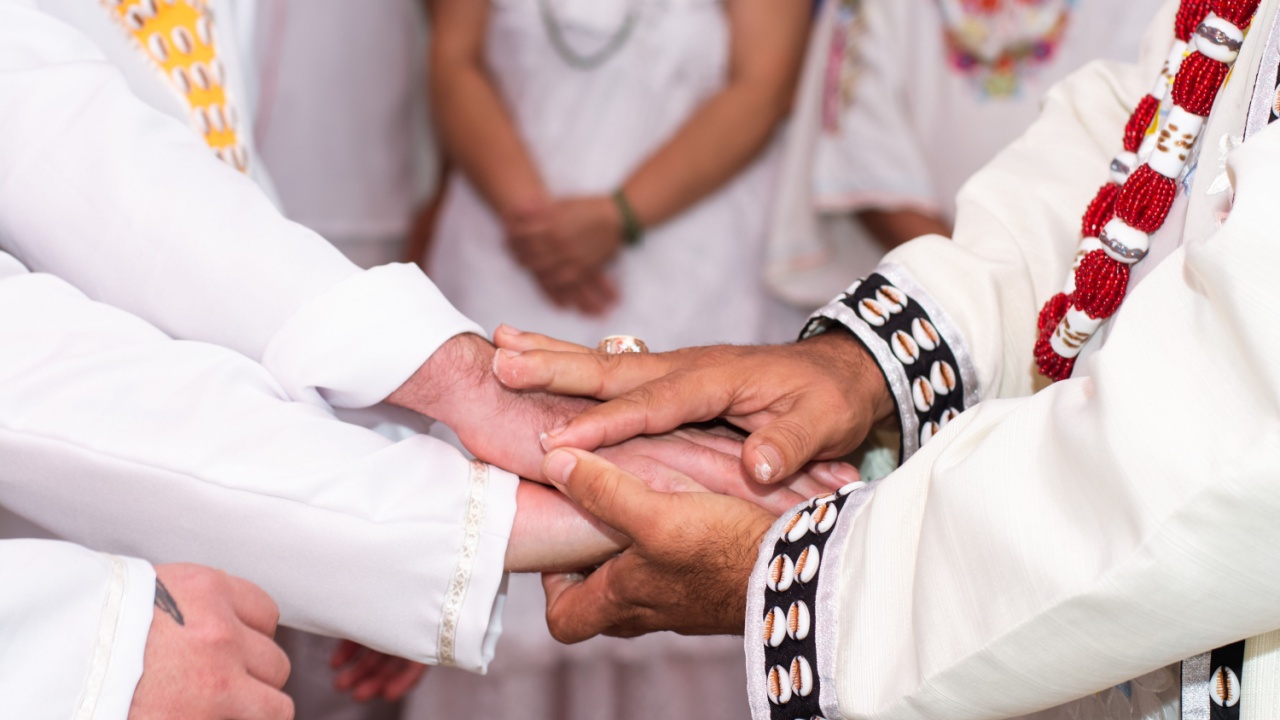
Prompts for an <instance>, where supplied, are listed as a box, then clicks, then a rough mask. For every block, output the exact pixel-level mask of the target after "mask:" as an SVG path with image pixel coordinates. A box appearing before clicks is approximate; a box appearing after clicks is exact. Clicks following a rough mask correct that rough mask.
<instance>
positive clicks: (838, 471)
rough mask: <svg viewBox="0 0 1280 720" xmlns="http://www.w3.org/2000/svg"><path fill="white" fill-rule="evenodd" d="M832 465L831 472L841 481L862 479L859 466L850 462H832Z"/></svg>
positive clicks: (848, 481)
mask: <svg viewBox="0 0 1280 720" xmlns="http://www.w3.org/2000/svg"><path fill="white" fill-rule="evenodd" d="M831 466H832V467H831V474H832V475H833V476H835V478H836V479H837V480H839V481H841V482H845V483H851V482H858V481H859V480H861V479H862V473H860V472H858V468H856V467H854V466H852V465H850V464H848V463H842V462H838V463H831Z"/></svg>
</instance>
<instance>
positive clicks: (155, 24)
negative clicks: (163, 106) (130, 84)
mask: <svg viewBox="0 0 1280 720" xmlns="http://www.w3.org/2000/svg"><path fill="white" fill-rule="evenodd" d="M102 4H103V5H105V6H106V8H107V9H108V11H109V12H110V13H111V16H112V17H113V18H114V19H115V20H116V21H117V22H118V23H119V24H120V26H121V27H122V28H123V29H124V30H125V32H126V33H128V35H129V36H130V37H131V38H132V39H133V40H134V41H135V43H136V44H137V46H138V47H139V48H140V49H141V50H142V51H143V52H144V53H145V54H146V55H147V57H148V58H149V59H150V60H151V62H152V64H153V65H154V66H155V67H156V68H157V69H158V70H159V71H160V73H161V74H163V75H164V77H165V80H166V81H167V82H168V84H169V86H170V87H172V88H173V89H174V90H175V91H176V92H177V93H178V95H179V96H180V97H181V98H182V100H183V101H184V102H185V103H186V104H187V107H188V108H189V110H190V113H191V125H192V127H194V128H195V129H196V131H197V132H199V133H200V134H201V136H203V137H204V141H205V142H206V143H208V145H209V147H211V148H213V150H214V152H216V153H217V154H218V157H219V158H221V159H222V160H223V161H224V162H226V163H227V164H228V165H230V166H232V167H234V168H236V169H237V170H239V171H241V172H248V170H249V154H248V152H247V151H246V150H245V148H244V145H243V144H241V143H240V140H239V134H238V133H239V118H238V117H237V113H236V110H235V106H234V105H233V104H232V102H231V98H230V97H229V95H228V93H227V89H226V68H225V67H224V66H223V64H222V61H221V60H220V59H219V58H218V46H217V40H216V38H215V37H214V34H213V23H212V22H211V21H210V18H209V9H208V7H207V5H206V4H205V2H204V0H102Z"/></svg>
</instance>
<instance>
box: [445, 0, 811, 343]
mask: <svg viewBox="0 0 1280 720" xmlns="http://www.w3.org/2000/svg"><path fill="white" fill-rule="evenodd" d="M539 5H540V3H539V2H538V1H537V0H493V2H491V10H490V12H491V15H490V20H489V30H488V36H487V39H486V44H485V48H486V50H485V57H486V60H487V63H488V66H489V68H490V71H491V73H492V75H493V78H494V80H495V82H496V84H497V86H498V88H499V90H500V92H501V95H502V98H503V99H504V100H505V102H506V105H507V107H508V109H509V111H510V113H511V114H512V116H513V117H514V121H515V124H516V126H517V127H518V128H519V131H520V135H521V138H522V139H523V140H524V141H525V143H526V145H527V147H528V148H529V150H530V152H531V153H532V155H533V159H534V162H535V163H536V165H537V167H538V169H539V171H540V172H541V174H542V177H543V178H544V180H545V181H546V183H547V184H548V187H549V189H550V191H551V194H552V196H553V197H572V196H575V195H584V194H608V193H612V192H613V191H614V190H616V189H617V188H618V187H619V186H620V185H621V184H622V182H623V181H624V180H625V179H626V178H627V176H628V175H629V174H630V173H632V172H633V171H634V170H635V169H636V168H637V167H638V166H639V165H640V164H641V163H642V162H643V161H644V159H645V158H647V157H648V156H649V155H651V154H652V153H653V152H655V151H656V150H657V149H658V148H659V147H661V146H662V144H663V143H665V142H666V141H667V140H669V139H670V138H671V136H672V135H674V134H675V132H676V130H677V129H679V128H680V126H681V125H682V124H683V123H684V122H685V121H686V120H687V119H688V118H689V117H690V115H692V114H693V113H694V111H696V110H697V108H698V107H699V106H700V105H701V104H702V103H703V102H704V101H706V100H707V99H708V98H709V97H711V96H712V95H713V94H714V93H715V92H717V91H718V90H720V89H721V88H722V87H723V86H724V84H725V82H726V79H727V72H728V60H729V27H728V22H727V20H726V18H725V11H724V8H723V7H722V5H721V2H720V1H719V0H610V1H609V2H601V1H600V0H570V1H560V2H553V3H551V5H552V6H553V7H554V8H555V12H556V17H557V18H558V19H559V22H560V24H561V26H562V27H563V28H564V32H565V35H566V39H567V41H568V42H569V44H570V45H571V46H572V47H574V48H580V50H581V52H588V51H592V50H594V49H596V48H600V47H602V46H604V45H605V44H606V43H607V42H608V39H609V38H610V37H612V36H613V34H614V33H615V32H617V31H618V28H620V27H621V25H622V23H623V21H624V18H625V17H626V13H627V11H628V9H630V8H635V9H636V12H638V18H639V19H638V23H637V25H636V28H635V30H634V32H633V33H632V35H631V37H630V39H629V40H628V41H627V43H626V44H625V45H624V46H623V47H622V48H621V49H620V50H619V51H618V52H617V54H616V55H615V56H613V57H612V58H610V59H609V60H608V62H606V63H604V64H603V65H601V66H600V67H598V68H595V69H592V70H589V71H583V70H580V69H577V68H574V67H571V66H570V65H568V64H567V63H566V62H565V60H564V59H563V58H561V57H560V56H559V55H558V54H557V53H556V51H555V49H554V47H553V45H552V43H551V41H550V40H549V39H548V36H547V32H546V31H545V29H544V27H543V20H542V18H541V17H540V16H539V10H538V7H539ZM775 150H776V148H775V147H772V146H771V148H770V149H769V150H766V151H765V152H764V153H762V155H761V157H760V158H758V159H757V160H756V161H755V162H754V163H752V164H751V165H750V166H749V167H748V168H747V169H745V170H744V171H743V172H741V173H740V174H739V175H738V176H737V177H736V178H735V179H733V180H732V181H731V182H729V183H728V184H727V185H725V186H724V187H723V188H721V189H720V190H719V191H717V192H716V193H714V194H713V195H711V196H710V197H708V198H707V199H705V200H703V201H702V202H700V203H698V204H697V205H696V206H694V207H692V208H690V209H689V210H686V211H685V212H684V213H682V214H680V215H679V216H677V217H676V218H674V219H672V220H670V221H668V222H666V223H663V224H662V225H660V226H658V227H655V228H652V229H651V230H650V231H648V232H647V233H646V235H645V238H644V241H643V243H642V245H641V246H640V247H638V248H635V249H627V250H624V251H623V252H622V255H621V257H620V259H619V260H618V262H617V264H616V266H615V267H614V268H613V273H614V276H615V277H616V279H617V281H618V284H619V286H620V292H621V301H620V304H619V306H618V307H617V308H616V309H614V310H613V311H612V312H610V313H609V314H608V315H606V316H605V317H603V318H591V317H586V316H583V315H582V314H580V313H577V312H575V311H568V310H559V309H557V308H556V307H555V306H554V305H553V304H552V303H551V302H550V301H549V300H547V299H546V298H545V297H544V296H543V294H542V292H541V290H540V289H539V287H538V285H537V283H536V282H535V280H534V279H533V277H532V276H531V275H530V274H529V273H528V272H527V271H526V270H524V269H523V268H521V267H520V266H519V265H517V264H516V262H515V260H514V258H512V257H511V255H510V253H508V252H507V249H506V245H505V237H504V233H503V230H502V227H501V225H500V224H499V221H498V218H497V217H496V216H495V215H494V213H493V211H492V210H491V209H490V208H489V207H488V206H487V205H486V204H485V203H484V201H483V200H482V199H481V198H480V196H479V195H478V194H477V193H476V191H475V189H474V188H473V187H472V186H471V184H470V183H469V182H468V181H467V180H466V179H465V178H462V177H458V178H457V179H456V180H455V181H454V182H453V184H452V186H451V188H450V191H449V197H448V202H447V204H446V206H445V210H444V213H443V216H442V218H441V224H440V228H439V231H438V233H437V237H438V240H437V243H438V248H437V250H436V253H435V255H434V259H433V262H432V265H431V267H432V270H433V274H434V275H435V279H436V281H437V283H438V284H439V285H440V288H441V290H443V291H444V293H445V295H446V296H448V297H449V299H450V300H452V301H453V302H454V303H455V304H456V305H457V306H458V308H459V309H461V310H462V311H463V312H465V313H466V314H467V315H468V316H470V317H471V318H473V319H475V320H476V322H478V323H480V325H481V326H483V327H485V328H488V329H492V328H493V327H495V326H496V325H497V324H498V323H500V322H506V323H509V324H511V325H514V326H515V327H519V328H523V329H527V330H535V331H538V332H543V333H547V334H550V335H553V336H555V337H561V338H565V339H567V340H572V341H574V342H579V343H588V344H590V345H592V346H594V345H595V344H596V342H598V341H599V340H600V338H602V337H605V336H606V335H613V334H616V333H619V332H623V333H630V334H634V335H638V336H640V337H643V338H644V339H645V341H646V342H647V343H648V345H649V347H651V348H653V349H654V350H667V349H674V348H677V347H684V346H688V345H701V344H705V343H708V342H712V341H726V342H759V341H762V340H765V339H772V340H777V339H790V336H791V335H792V333H793V332H794V325H792V324H790V323H789V322H783V323H782V324H781V325H778V324H776V323H777V322H778V318H777V317H776V315H775V313H777V312H779V310H780V309H779V308H778V307H776V305H775V304H774V303H773V302H772V301H771V300H770V299H769V298H768V297H767V295H766V293H765V292H764V290H763V287H762V285H761V283H760V281H759V280H758V278H759V277H760V273H761V260H762V252H763V243H764V230H765V221H766V213H767V210H768V208H767V205H768V198H769V197H770V196H771V192H772V187H773V174H774V173H773V171H774V167H775V165H776V163H775V162H774V160H775V158H776V152H775ZM794 319H795V318H794V316H788V320H794Z"/></svg>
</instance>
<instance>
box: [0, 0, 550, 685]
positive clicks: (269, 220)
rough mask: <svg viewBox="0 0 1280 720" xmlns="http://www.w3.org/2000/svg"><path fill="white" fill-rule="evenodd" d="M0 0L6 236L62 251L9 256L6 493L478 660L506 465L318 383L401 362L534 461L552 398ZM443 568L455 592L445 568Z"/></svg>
mask: <svg viewBox="0 0 1280 720" xmlns="http://www.w3.org/2000/svg"><path fill="white" fill-rule="evenodd" d="M90 9H93V10H101V8H90ZM0 17H2V18H3V22H0V95H2V96H3V97H4V98H5V100H4V101H3V102H0V124H3V125H4V126H5V127H6V131H7V132H6V135H5V138H6V140H7V142H4V143H0V167H3V171H0V246H2V247H4V248H5V249H7V250H10V251H12V252H13V253H14V254H15V255H20V256H21V257H22V258H23V259H24V260H25V261H26V262H28V263H30V264H31V265H32V266H33V267H34V268H42V269H45V270H56V272H57V275H58V277H54V276H53V275H50V274H46V273H41V272H36V273H32V272H28V271H27V269H26V268H24V267H23V266H22V264H20V263H18V262H17V261H16V260H14V259H13V258H12V257H10V256H7V255H0V270H2V272H0V274H3V276H4V279H3V280H2V281H0V285H2V286H3V287H2V288H0V292H2V293H3V294H4V295H5V296H6V299H5V302H6V304H7V305H9V306H10V307H13V308H15V309H14V311H12V312H8V313H5V318H6V322H5V323H4V324H3V325H2V326H0V331H3V332H5V333H6V334H7V338H8V339H7V340H6V342H5V346H6V353H5V361H4V364H5V367H4V369H3V371H0V373H2V374H3V377H4V378H5V382H4V383H3V385H4V388H3V392H5V393H6V394H8V395H9V398H8V399H7V400H6V401H5V402H3V403H0V408H3V410H4V412H5V414H6V418H5V419H4V421H3V425H4V428H3V432H0V438H2V441H3V442H4V443H5V456H6V458H12V462H11V463H7V465H6V472H5V473H4V474H3V477H0V481H2V482H3V483H4V484H3V486H2V487H0V503H3V504H5V505H6V506H9V507H11V508H13V509H16V510H18V511H19V512H21V513H23V514H25V515H27V516H29V517H31V518H33V519H35V520H37V521H38V522H40V523H41V524H42V525H44V526H46V527H48V528H50V529H52V530H54V531H58V532H62V533H64V534H67V535H68V536H73V537H75V538H76V539H79V540H82V541H88V542H89V544H92V545H93V546H95V547H101V548H103V549H106V550H114V551H130V550H131V549H134V548H137V549H142V550H145V551H146V552H135V553H133V554H137V555H144V556H146V557H149V558H155V559H162V558H165V557H169V556H179V557H182V558H183V559H197V560H201V559H202V560H205V561H207V562H210V563H211V564H216V565H220V566H223V567H228V568H230V569H232V570H233V571H235V572H236V573H237V574H238V575H242V576H246V577H250V578H251V579H253V580H255V581H256V582H259V583H260V584H262V585H263V586H264V587H266V588H267V589H268V590H269V591H271V592H272V593H273V595H275V596H276V597H277V599H279V600H280V602H281V607H282V609H283V613H284V615H285V617H286V619H287V620H290V621H293V622H294V623H295V624H297V625H299V626H301V627H305V628H309V629H312V630H317V631H322V632H329V633H332V634H336V635H343V636H347V637H352V638H356V639H360V640H362V641H363V642H365V643H367V644H370V645H373V646H377V647H379V648H382V649H386V650H390V651H393V652H397V653H398V654H401V655H404V656H407V657H412V658H416V659H420V660H424V661H428V662H445V663H448V662H453V663H456V664H458V665H460V666H466V667H471V668H476V669H479V668H482V667H483V666H484V663H485V662H487V659H488V650H489V648H491V641H492V638H493V636H494V634H495V633H496V630H497V624H496V615H497V612H496V610H497V609H498V606H499V604H500V603H499V602H498V600H499V599H500V597H501V595H500V585H501V580H502V565H503V562H502V559H503V557H504V555H505V554H506V551H507V550H509V549H510V547H509V546H508V545H507V532H508V528H509V527H510V523H511V522H512V515H513V513H514V510H515V508H514V498H515V490H516V483H515V478H514V477H513V476H511V475H507V474H506V473H503V472H501V471H497V470H495V469H492V468H488V467H487V466H480V467H479V468H478V469H475V470H474V471H473V466H471V465H470V464H469V463H468V462H467V461H466V460H465V458H463V456H462V455H460V454H459V453H457V452H456V451H454V450H453V449H451V448H449V447H448V446H446V445H444V444H442V443H437V442H435V441H432V440H431V439H429V438H425V437H415V438H411V439H409V440H406V441H404V442H401V443H391V442H390V441H387V440H385V439H383V438H381V437H379V436H377V435H375V434H373V433H371V432H369V431H366V430H363V429H361V428H357V427H355V426H351V425H346V424H343V423H339V422H337V421H335V420H334V419H333V417H332V416H331V414H330V413H329V408H330V407H331V406H348V407H359V406H364V405H369V404H373V403H376V402H378V401H380V400H382V399H384V398H386V397H387V396H389V395H391V394H392V393H393V391H397V388H399V392H398V393H397V399H398V400H399V402H401V403H402V404H404V405H414V406H416V409H418V410H421V411H424V412H426V413H429V414H431V415H432V416H434V417H437V418H438V419H441V420H443V421H445V422H447V423H449V424H450V425H451V426H453V427H455V429H460V434H461V435H462V436H463V437H464V439H466V438H468V437H470V438H471V439H472V442H473V443H474V444H473V448H474V449H475V450H476V452H477V453H478V454H480V455H482V456H484V455H491V456H496V454H502V455H503V456H504V457H505V458H506V460H505V461H504V462H505V463H506V464H508V465H510V466H511V467H512V468H514V469H516V470H517V471H518V472H521V473H524V474H529V475H534V476H536V475H537V473H538V468H537V463H538V458H539V457H540V456H541V449H540V448H539V447H538V441H537V431H536V429H535V428H536V427H538V426H540V424H541V423H542V422H544V421H546V420H547V417H546V415H545V414H544V413H545V406H536V405H522V404H520V403H516V404H513V403H512V402H511V399H510V398H504V397H501V396H500V395H499V394H498V393H496V392H494V390H495V388H493V387H488V383H485V382H462V381H458V380H457V378H458V377H460V376H461V377H463V378H472V379H474V378H483V377H484V369H485V368H487V367H488V365H489V360H490V356H489V354H488V353H487V351H486V350H485V348H486V347H487V345H486V344H485V343H483V341H481V340H479V338H474V339H468V336H466V335H465V333H466V332H467V331H468V330H470V329H472V328H473V326H471V325H470V324H469V323H468V322H467V321H466V320H465V319H464V318H461V317H460V316H458V315H457V314H456V312H455V311H453V310H452V308H450V307H449V306H448V304H447V303H445V302H444V301H443V300H442V299H441V298H440V297H439V295H438V293H435V292H434V288H433V287H432V286H431V285H430V283H429V282H428V281H426V280H425V278H423V277H422V276H421V274H420V273H419V272H418V271H417V270H416V269H415V268H412V267H410V266H391V267H384V268H379V269H375V270H373V271H369V272H366V273H361V272H360V271H359V270H358V269H356V268H355V267H354V266H352V265H351V264H350V263H349V262H347V261H346V260H344V259H343V258H342V257H341V256H340V255H339V254H338V253H337V251H335V250H333V249H332V248H331V247H330V246H328V245H327V244H325V243H324V242H323V241H322V240H320V239H319V238H318V236H316V235H314V234H313V233H311V232H309V231H307V230H305V229H304V228H302V227H300V226H296V225H292V224H290V223H288V222H286V221H284V220H283V219H282V218H280V216H279V214H278V213H277V212H276V211H275V210H274V209H273V208H272V207H271V205H270V203H269V202H268V201H267V200H266V198H265V197H264V196H263V195H262V193H261V192H260V191H259V190H258V188H257V187H256V186H255V185H254V184H253V183H252V182H250V181H249V180H248V179H246V178H245V177H243V175H241V174H240V173H238V172H236V171H235V170H233V169H231V168H230V167H228V166H226V165H224V164H222V163H220V162H218V161H216V160H215V159H214V158H213V157H212V155H211V153H210V152H209V149H208V148H207V147H204V146H203V145H202V144H201V143H199V142H198V141H197V140H196V138H195V136H194V135H193V134H192V133H191V132H190V130H189V129H188V128H186V127H184V126H183V125H182V124H179V123H175V122H173V120H172V119H171V118H167V117H165V116H164V115H162V114H160V113H157V112H156V111H155V110H154V109H152V108H151V107H148V106H147V105H145V104H144V103H142V102H140V101H139V100H138V98H137V97H136V96H135V95H133V94H132V93H131V92H130V88H127V87H126V86H125V83H124V81H123V80H122V79H121V77H120V74H119V70H118V69H117V68H116V67H115V65H114V64H113V63H110V62H107V61H105V60H104V58H103V56H102V54H101V52H100V50H99V49H98V48H97V47H96V46H95V45H94V44H93V43H91V42H89V41H87V40H86V39H85V37H84V36H83V35H81V34H80V33H78V32H76V31H75V30H73V29H72V28H70V27H68V26H67V25H65V24H63V23H61V22H59V21H57V20H55V19H53V18H51V17H50V16H48V15H47V14H45V13H43V12H41V11H40V10H38V9H36V8H34V7H33V6H32V3H29V2H22V1H19V0H4V1H3V2H0ZM108 27H109V26H108ZM126 49H128V48H127V47H126ZM128 57H131V56H126V57H125V58H123V59H121V62H127V61H128ZM143 77H145V76H143ZM69 199H70V200H72V201H73V204H72V205H71V206H70V209H69V206H68V200H69ZM64 279H70V280H72V281H73V283H74V284H75V285H77V286H78V289H77V288H73V287H72V286H71V285H70V284H68V283H67V282H65V280H64ZM82 290H83V291H87V292H88V293H89V295H91V296H92V297H94V298H97V299H99V300H102V301H103V302H91V301H90V298H87V297H86V296H85V295H84V294H82V293H81V291H82ZM122 308H125V309H128V310H129V311H132V313H134V314H130V312H126V311H125V310H124V309H122ZM143 318H146V320H144V319H143ZM147 320H149V321H151V322H152V323H154V324H155V325H158V326H161V327H163V328H164V330H163V331H162V330H160V329H158V328H157V327H154V326H152V325H151V324H148V322H147ZM459 333H462V334H463V335H462V336H459ZM174 337H178V338H184V339H187V340H194V341H195V342H190V341H187V342H175V341H174V340H173V338H174ZM442 344H443V347H444V348H446V351H445V352H436V351H437V349H438V348H440V347H441V345H442ZM477 349H479V355H476V354H475V353H474V352H473V351H475V350H477ZM428 359H430V360H435V361H436V363H437V367H436V369H435V371H434V372H433V369H432V367H431V362H429V360H428ZM255 360H260V361H261V364H259V363H258V362H255ZM466 360H471V361H472V362H471V363H470V364H468V363H467V362H465V361H466ZM440 365H443V367H444V370H441V369H440V367H439V366H440ZM269 369H270V370H269ZM442 388H443V389H442ZM290 400H292V402H291V401H290ZM495 407H502V408H503V409H504V411H505V412H504V413H503V414H502V415H501V417H502V419H503V420H504V421H506V422H508V423H512V425H508V426H506V427H505V428H504V430H505V431H506V432H505V433H503V432H493V430H494V427H495V424H496V421H495V420H494V418H495V417H496V410H495ZM521 425H523V428H524V429H523V430H521V429H519V428H520V426H521ZM486 443H488V444H487V445H486ZM530 489H531V490H534V491H537V490H539V489H537V488H530ZM541 496H542V497H544V498H548V499H549V501H550V502H552V503H555V502H558V501H556V500H555V499H554V498H555V496H554V495H550V494H542V495H541ZM477 508H479V509H480V510H479V511H477ZM469 512H470V515H468V513H469ZM281 527H287V528H289V529H290V531H291V533H290V535H291V540H290V541H291V542H294V543H296V545H295V546H292V547H282V546H281V545H280V543H281V534H280V532H279V529H280V528H281ZM565 529H566V531H567V530H568V528H565ZM230 530H234V532H233V533H232V532H230ZM468 530H473V531H475V533H476V534H475V535H474V536H469V535H468V533H467V531H468ZM468 537H474V540H470V539H468ZM317 547H323V548H327V549H328V552H325V553H317V552H315V551H314V548H317ZM423 548H436V549H437V552H432V553H426V552H423ZM440 549H445V550H444V551H443V552H441V551H439V550H440ZM468 554H474V558H475V562H474V564H473V565H472V564H466V563H459V562H458V561H457V557H459V556H467V555H468ZM318 577H332V578H339V577H340V578H343V582H337V583H335V584H334V585H333V586H331V587H326V588H321V587H318V586H317V585H316V582H315V579H316V578H318ZM349 579H364V580H365V581H364V582H360V581H358V580H351V581H348V580H349ZM459 583H460V584H461V587H462V589H463V590H464V591H465V592H463V593H462V595H461V601H460V604H458V600H457V599H458V595H456V594H449V593H447V592H445V590H446V589H447V588H450V587H451V586H457V584H459ZM422 598H428V599H432V600H433V601H434V602H422V600H421V599H422ZM352 608H362V609H363V610H365V611H366V612H365V613H362V614H353V613H352ZM455 623H456V624H455ZM450 627H452V628H453V629H454V632H455V633H456V634H453V635H450V633H448V632H445V633H442V628H445V629H448V628H450ZM451 638H452V645H450V639H451ZM450 647H451V648H452V649H450Z"/></svg>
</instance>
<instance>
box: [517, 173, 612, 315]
mask: <svg viewBox="0 0 1280 720" xmlns="http://www.w3.org/2000/svg"><path fill="white" fill-rule="evenodd" d="M503 221H504V225H505V230H506V235H507V249H508V250H509V251H510V252H511V255H512V257H514V258H515V260H516V262H518V263H519V264H520V266H521V267H523V268H524V269H526V270H528V271H529V272H530V273H531V274H532V275H533V277H534V279H536V280H537V282H538V285H539V286H540V287H541V288H542V292H543V294H544V295H546V296H547V298H548V299H549V300H551V302H553V303H555V304H556V306H557V307H562V308H572V309H575V310H578V311H580V312H582V313H585V314H587V315H602V314H604V313H605V312H606V311H608V310H609V309H610V308H612V307H613V306H614V304H615V303H616V302H617V300H618V288H617V286H616V284H615V283H614V281H613V279H612V278H611V277H610V276H609V274H608V272H607V270H606V268H607V267H608V265H609V263H610V262H611V261H612V260H613V259H614V257H616V256H617V254H618V253H619V252H620V251H621V250H622V245H623V243H622V216H621V214H620V212H619V211H618V208H617V207H616V206H615V205H614V203H613V200H612V199H611V198H609V197H608V196H605V195H599V196H589V197H579V198H568V199H562V200H555V201H543V202H539V203H535V204H530V205H526V206H524V207H521V208H519V209H517V210H514V211H512V212H510V213H507V214H506V215H505V216H504V217H503Z"/></svg>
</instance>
